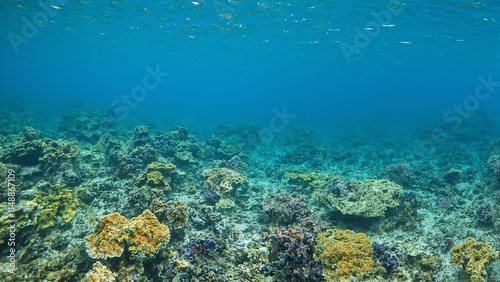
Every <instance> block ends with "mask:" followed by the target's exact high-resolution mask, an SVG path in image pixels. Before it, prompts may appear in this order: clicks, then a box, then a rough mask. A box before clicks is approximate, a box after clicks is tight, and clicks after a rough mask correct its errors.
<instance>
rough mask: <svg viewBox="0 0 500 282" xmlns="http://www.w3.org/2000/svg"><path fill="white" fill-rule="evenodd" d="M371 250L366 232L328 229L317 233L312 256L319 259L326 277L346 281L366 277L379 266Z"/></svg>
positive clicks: (373, 273) (375, 271) (377, 269)
mask: <svg viewBox="0 0 500 282" xmlns="http://www.w3.org/2000/svg"><path fill="white" fill-rule="evenodd" d="M372 253H373V249H372V242H371V240H370V237H368V236H367V235H366V234H364V233H354V232H353V231H351V230H338V229H329V230H326V231H325V232H322V233H320V234H318V236H317V237H316V245H315V250H314V259H316V260H317V261H319V262H321V263H322V265H323V276H324V278H325V279H326V280H327V281H345V280H348V279H350V278H360V279H363V278H368V277H370V276H371V275H375V274H376V273H377V272H378V271H380V270H381V269H380V268H378V267H376V264H375V261H374V260H373V259H372Z"/></svg>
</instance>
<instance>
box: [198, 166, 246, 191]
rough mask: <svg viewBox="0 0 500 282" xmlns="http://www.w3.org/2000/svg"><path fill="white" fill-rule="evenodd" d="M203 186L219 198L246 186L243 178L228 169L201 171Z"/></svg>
mask: <svg viewBox="0 0 500 282" xmlns="http://www.w3.org/2000/svg"><path fill="white" fill-rule="evenodd" d="M202 175H203V176H204V177H205V178H206V179H205V182H204V184H205V186H206V187H208V188H210V189H212V190H213V191H214V192H215V193H217V194H219V195H220V196H221V197H224V196H226V194H228V193H231V192H232V191H233V190H234V189H236V188H238V187H241V186H244V185H246V184H247V179H246V177H245V176H243V175H242V174H240V173H239V172H237V171H234V170H231V169H228V168H212V169H206V170H204V171H203V173H202Z"/></svg>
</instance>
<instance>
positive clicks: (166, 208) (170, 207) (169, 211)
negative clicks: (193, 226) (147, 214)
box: [150, 199, 189, 229]
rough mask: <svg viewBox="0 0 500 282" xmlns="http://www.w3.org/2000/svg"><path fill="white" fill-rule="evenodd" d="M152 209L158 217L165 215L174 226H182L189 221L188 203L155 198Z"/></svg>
mask: <svg viewBox="0 0 500 282" xmlns="http://www.w3.org/2000/svg"><path fill="white" fill-rule="evenodd" d="M150 209H151V211H152V212H153V213H154V214H155V215H157V216H158V217H165V218H166V219H167V220H168V222H169V223H170V226H171V227H172V228H174V229H175V228H182V227H184V226H186V224H187V223H188V221H189V211H188V208H187V203H185V202H181V201H167V202H164V201H162V200H158V199H154V200H153V201H152V202H151V205H150Z"/></svg>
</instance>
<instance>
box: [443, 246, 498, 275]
mask: <svg viewBox="0 0 500 282" xmlns="http://www.w3.org/2000/svg"><path fill="white" fill-rule="evenodd" d="M450 253H451V263H453V264H456V265H460V266H461V267H462V269H463V270H464V271H465V273H466V274H467V275H468V276H469V278H470V281H472V282H485V281H487V279H486V278H487V273H486V268H485V266H486V264H488V263H491V262H493V261H495V260H497V259H498V258H499V255H500V254H499V253H498V251H497V252H495V251H494V250H493V248H491V245H490V243H484V242H478V241H476V240H474V239H473V238H471V237H467V239H465V242H464V243H463V244H460V245H455V246H454V247H453V248H451V250H450Z"/></svg>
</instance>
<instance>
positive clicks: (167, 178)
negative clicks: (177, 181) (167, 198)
mask: <svg viewBox="0 0 500 282" xmlns="http://www.w3.org/2000/svg"><path fill="white" fill-rule="evenodd" d="M179 174H180V172H178V171H177V170H176V166H175V165H174V164H165V163H158V162H152V163H150V164H148V165H147V167H146V171H144V172H143V173H141V174H139V175H138V176H137V177H135V185H137V186H139V187H140V186H144V185H147V186H149V187H153V188H161V189H162V190H172V187H171V184H172V182H173V179H172V178H175V177H176V176H178V175H179Z"/></svg>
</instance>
